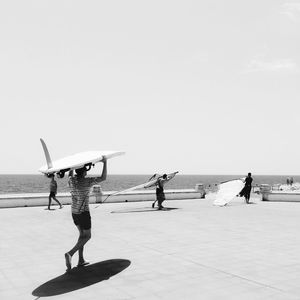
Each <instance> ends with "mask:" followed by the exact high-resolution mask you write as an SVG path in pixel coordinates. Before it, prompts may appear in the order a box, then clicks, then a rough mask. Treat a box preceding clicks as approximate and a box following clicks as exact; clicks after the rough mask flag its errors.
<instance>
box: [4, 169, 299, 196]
mask: <svg viewBox="0 0 300 300" xmlns="http://www.w3.org/2000/svg"><path fill="white" fill-rule="evenodd" d="M151 176H152V174H149V175H108V176H107V180H106V181H104V182H102V184H101V186H102V189H103V190H104V191H120V190H123V189H127V188H130V187H133V186H135V185H138V184H142V183H144V182H146V181H147V180H148V179H149V178H150V177H151ZM244 176H245V175H179V174H178V175H176V176H175V178H174V179H172V180H171V181H170V182H168V184H167V185H166V189H190V188H194V187H195V185H196V184H198V183H203V184H204V185H205V187H206V188H208V189H212V190H214V187H215V185H216V184H218V183H220V182H223V181H227V180H230V179H235V178H241V177H244ZM286 178H287V176H286V175H257V176H255V175H253V185H256V184H258V185H259V184H262V183H267V184H277V183H281V184H284V183H286ZM293 179H294V182H300V175H299V176H296V175H295V176H293ZM56 181H57V184H58V192H68V191H69V188H68V184H67V178H62V179H59V178H58V179H56ZM49 182H50V179H49V178H47V177H45V176H43V175H0V194H22V193H47V192H49Z"/></svg>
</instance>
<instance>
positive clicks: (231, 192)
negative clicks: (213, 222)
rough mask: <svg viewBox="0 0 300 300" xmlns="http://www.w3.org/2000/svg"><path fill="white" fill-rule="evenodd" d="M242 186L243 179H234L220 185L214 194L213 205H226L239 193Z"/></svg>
mask: <svg viewBox="0 0 300 300" xmlns="http://www.w3.org/2000/svg"><path fill="white" fill-rule="evenodd" d="M244 185H245V183H244V180H243V179H234V180H229V181H226V182H223V183H221V184H220V185H219V190H218V192H217V194H216V199H215V201H214V205H218V206H224V205H227V204H228V203H229V202H230V201H231V200H233V199H234V198H235V197H236V196H237V195H238V194H239V193H240V191H241V190H242V189H243V187H244Z"/></svg>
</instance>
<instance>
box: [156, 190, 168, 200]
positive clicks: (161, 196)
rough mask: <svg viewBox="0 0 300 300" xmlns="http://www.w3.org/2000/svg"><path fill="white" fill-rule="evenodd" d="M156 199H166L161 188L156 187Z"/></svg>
mask: <svg viewBox="0 0 300 300" xmlns="http://www.w3.org/2000/svg"><path fill="white" fill-rule="evenodd" d="M156 199H157V201H164V200H165V199H166V197H165V193H164V191H163V190H161V189H156Z"/></svg>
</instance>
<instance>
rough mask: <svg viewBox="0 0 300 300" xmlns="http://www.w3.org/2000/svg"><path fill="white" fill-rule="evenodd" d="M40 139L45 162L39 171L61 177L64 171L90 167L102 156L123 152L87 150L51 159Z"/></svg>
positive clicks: (102, 157)
mask: <svg viewBox="0 0 300 300" xmlns="http://www.w3.org/2000/svg"><path fill="white" fill-rule="evenodd" d="M40 140H41V143H42V146H43V149H44V153H45V157H46V161H47V164H46V165H44V166H42V167H41V168H40V169H39V172H41V173H43V174H54V173H57V174H59V176H60V177H63V175H64V173H65V172H68V171H71V170H75V169H79V168H83V167H87V168H89V169H90V168H91V166H93V165H94V164H96V163H98V162H101V161H102V160H103V159H104V158H106V159H109V158H112V157H115V156H119V155H122V154H124V153H125V152H122V151H87V152H80V153H77V154H74V155H70V156H67V157H64V158H62V159H59V160H55V161H52V160H51V158H50V155H49V151H48V149H47V146H46V144H45V142H44V141H43V139H40Z"/></svg>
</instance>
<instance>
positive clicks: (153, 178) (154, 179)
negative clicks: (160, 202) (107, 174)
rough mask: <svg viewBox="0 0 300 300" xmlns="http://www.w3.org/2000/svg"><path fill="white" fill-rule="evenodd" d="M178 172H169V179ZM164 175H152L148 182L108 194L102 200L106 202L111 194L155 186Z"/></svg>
mask: <svg viewBox="0 0 300 300" xmlns="http://www.w3.org/2000/svg"><path fill="white" fill-rule="evenodd" d="M177 173H178V171H176V172H173V173H170V174H167V181H169V180H171V179H172V178H174V177H175V175H176V174H177ZM162 176H163V175H159V174H154V175H153V176H151V177H150V178H149V180H148V181H147V182H144V183H142V184H139V185H136V186H133V187H131V188H128V189H125V190H122V191H118V192H115V193H112V194H110V195H108V196H107V198H106V199H105V200H103V201H102V202H105V201H106V200H107V199H108V197H110V196H115V195H118V194H122V193H126V192H130V191H134V190H137V189H143V188H144V189H147V188H150V187H153V186H155V185H156V183H157V181H158V179H160V178H162Z"/></svg>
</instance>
